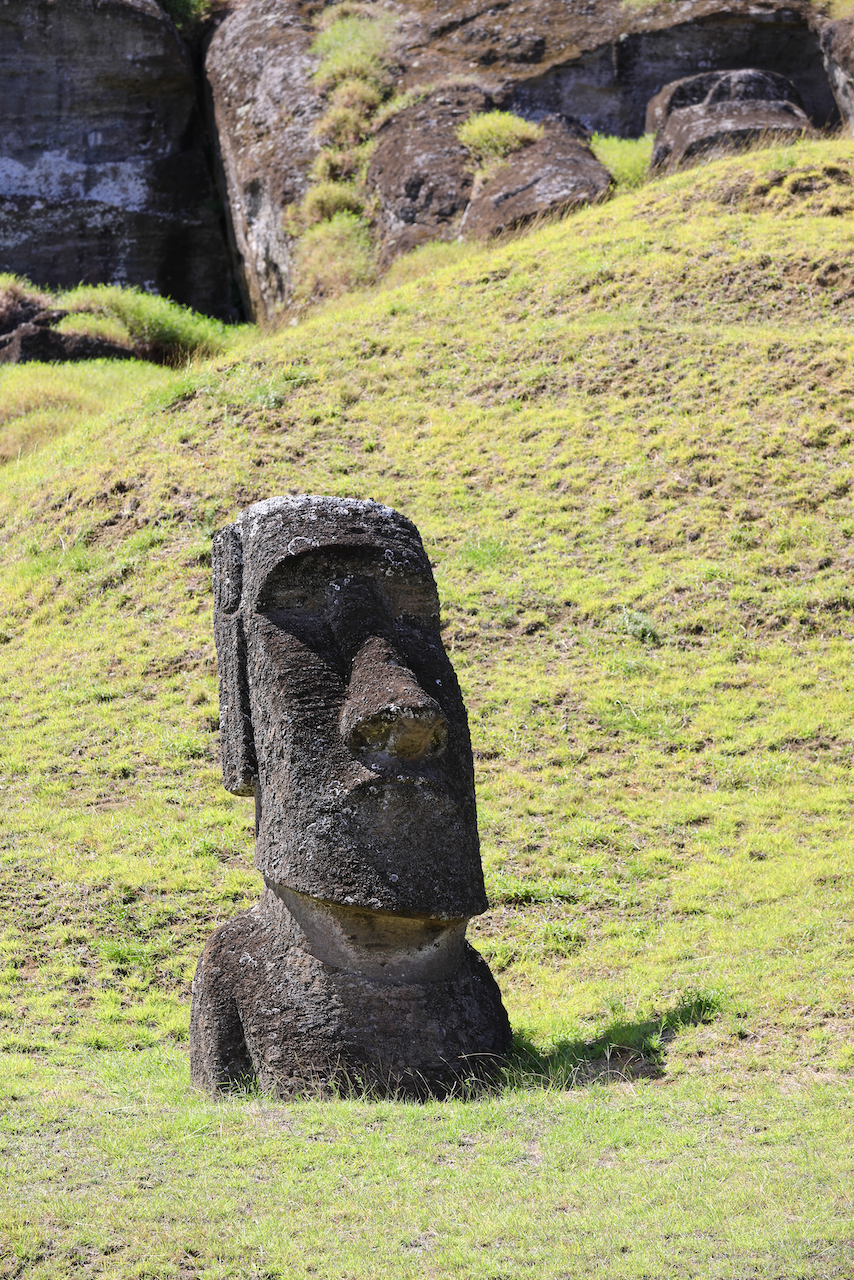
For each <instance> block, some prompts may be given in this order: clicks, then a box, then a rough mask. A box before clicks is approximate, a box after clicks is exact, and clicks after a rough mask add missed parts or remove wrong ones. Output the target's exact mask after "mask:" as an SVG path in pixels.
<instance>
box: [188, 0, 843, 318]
mask: <svg viewBox="0 0 854 1280" xmlns="http://www.w3.org/2000/svg"><path fill="white" fill-rule="evenodd" d="M367 7H368V8H369V9H370V8H373V9H375V10H377V11H380V10H381V9H384V8H385V6H384V4H383V2H382V0H375V2H374V3H373V4H370V3H369V5H368V6H367ZM394 14H395V21H396V36H395V40H394V46H393V53H392V63H393V67H392V71H391V74H392V76H393V78H394V79H395V89H396V91H398V92H400V91H405V90H416V91H418V92H419V93H422V94H423V95H424V96H423V97H421V98H420V100H418V101H417V102H416V104H415V105H414V106H408V107H406V108H405V109H404V110H403V111H402V112H401V113H400V114H399V115H398V116H397V117H393V118H392V119H388V118H386V119H385V121H384V123H383V124H382V126H381V127H380V129H379V132H378V135H377V147H376V150H375V152H374V154H373V157H372V159H371V161H370V165H369V167H368V170H367V191H368V193H369V195H371V196H372V198H373V199H374V201H375V204H376V208H375V210H374V211H373V213H372V214H371V216H372V217H373V219H374V224H375V225H374V232H375V238H376V241H377V246H378V251H379V256H380V266H381V268H382V267H384V266H386V265H388V263H389V262H390V261H391V260H392V258H394V257H395V256H396V255H397V254H398V253H401V252H405V251H406V250H408V249H410V248H413V247H415V246H416V245H418V244H421V243H423V242H424V241H426V240H431V239H447V238H449V237H455V236H456V235H458V234H460V233H461V231H462V234H469V233H471V232H473V230H474V227H475V224H482V225H481V231H480V234H484V233H485V232H486V230H487V224H489V226H490V227H491V226H492V223H493V222H494V223H495V227H494V229H495V230H500V229H502V228H503V226H504V219H505V216H507V217H509V215H510V213H511V208H510V204H509V203H508V199H507V196H508V193H509V192H510V191H511V189H512V190H513V191H515V188H516V186H518V185H520V183H522V180H521V177H519V178H517V176H516V175H513V174H511V172H510V170H511V169H512V168H513V167H514V166H513V165H510V166H508V169H507V171H506V173H505V179H506V181H507V182H508V183H509V186H508V192H507V193H505V192H504V191H503V189H502V190H498V189H496V190H495V191H492V192H487V193H485V194H486V195H488V196H489V197H490V198H491V199H492V204H493V206H494V208H492V209H491V211H490V212H489V215H488V216H487V215H486V210H485V208H484V209H483V210H480V211H479V214H478V217H474V216H473V215H474V213H475V210H474V209H472V210H471V214H470V215H469V216H467V214H466V209H467V205H468V203H469V201H470V200H471V198H472V195H473V194H476V192H475V189H474V185H473V182H472V178H473V166H472V164H471V162H470V158H468V157H467V156H466V154H465V149H464V148H463V147H461V146H460V144H459V143H458V141H457V139H456V135H455V127H456V125H457V123H458V122H459V119H460V118H461V117H460V113H459V109H458V108H460V102H461V101H462V99H463V98H465V99H466V109H467V110H472V111H475V110H489V109H492V108H503V109H508V110H511V111H514V112H516V113H517V114H519V115H522V116H525V117H528V118H530V119H534V120H542V121H551V122H552V123H551V125H550V126H549V127H550V129H551V130H552V132H554V131H555V130H557V133H555V138H554V139H551V140H550V141H549V143H548V145H546V144H544V146H543V147H541V148H540V149H541V150H542V151H543V152H544V154H545V151H546V150H549V149H550V148H551V149H552V150H553V149H554V146H556V145H557V142H556V139H557V137H558V135H559V132H560V122H561V121H562V122H563V124H564V125H565V126H566V127H567V128H568V129H570V130H573V129H577V126H578V125H579V124H581V125H582V126H584V127H585V128H586V129H587V130H589V131H598V132H600V133H605V134H617V135H619V136H622V137H636V136H639V135H640V134H641V133H642V132H643V130H644V117H645V114H646V108H647V104H648V103H649V101H650V99H651V98H653V97H654V96H655V94H656V93H658V92H659V91H660V90H661V89H662V88H663V87H664V85H666V84H669V83H670V82H672V81H674V80H677V79H680V78H682V77H683V76H689V75H693V74H696V73H697V72H700V71H703V70H742V69H745V68H749V67H757V68H760V69H762V70H766V71H770V72H774V73H777V74H780V75H783V76H786V77H787V78H788V79H789V80H791V81H792V83H793V84H794V85H795V87H796V89H797V91H798V93H799V94H800V97H801V99H802V100H803V103H804V107H805V111H806V115H807V117H808V118H809V119H810V120H811V121H812V122H813V123H814V124H815V125H816V126H817V127H823V126H825V125H828V124H832V123H834V122H835V121H836V120H838V118H839V112H838V108H837V103H836V101H835V100H834V93H833V92H832V91H831V85H830V82H829V79H828V69H826V66H825V62H826V61H827V56H828V55H827V51H826V50H825V56H824V58H823V55H822V48H821V35H820V31H819V30H818V27H817V25H816V20H815V15H814V11H813V10H812V9H811V8H810V5H809V4H808V3H805V0H793V2H791V3H787V2H786V0H762V3H758V4H757V3H752V2H751V0H723V2H722V0H683V2H682V3H679V4H675V5H674V4H673V3H670V2H669V0H664V2H663V3H659V4H653V5H650V6H648V7H645V8H633V7H632V8H630V7H628V6H627V5H624V4H622V3H619V2H618V0H569V3H567V0H530V2H525V0H522V3H511V2H509V0H495V2H493V3H490V4H485V3H483V2H482V0H406V4H405V7H404V6H400V7H397V6H395V7H394ZM315 19H316V10H314V9H312V7H311V5H309V4H307V3H302V0H234V7H233V9H232V12H231V13H230V14H229V16H228V17H227V18H226V20H225V21H224V22H223V24H222V26H221V27H220V28H219V30H218V32H217V34H216V36H215V37H214V39H213V41H212V42H211V45H210V50H209V53H208V57H207V64H206V73H207V78H208V82H209V84H210V89H211V95H212V101H213V111H214V115H215V121H216V131H217V134H218V138H219V146H220V150H221V161H222V175H223V188H224V190H225V192H226V193H227V199H228V202H229V205H230V214H231V219H232V226H233V236H234V245H235V249H236V253H237V257H238V258H239V261H240V264H241V271H242V276H243V291H244V297H245V300H246V307H247V310H248V311H249V312H250V314H252V315H253V316H255V317H256V318H259V319H268V318H270V317H272V316H273V315H275V313H276V312H277V311H278V310H280V309H281V308H283V307H284V306H286V305H287V303H288V301H289V298H290V296H291V294H292V291H293V285H294V265H293V262H294V240H293V237H292V236H291V235H289V233H288V231H287V229H286V228H287V226H288V211H289V209H291V208H292V207H294V206H296V205H297V204H298V203H299V201H300V200H302V198H303V197H304V195H305V193H306V191H307V190H308V188H309V186H310V183H311V176H310V169H311V165H312V162H313V161H314V159H315V157H316V156H317V153H318V150H319V144H318V141H317V138H316V137H315V135H314V133H313V131H312V130H313V126H314V125H315V124H316V123H317V121H318V120H319V119H320V117H321V115H322V114H323V111H324V109H325V105H326V104H325V103H324V101H323V99H322V97H321V96H319V94H318V92H317V90H316V87H315V85H314V83H313V80H312V76H313V72H314V70H315V68H316V65H317V60H316V59H315V58H313V56H312V54H311V52H310V48H311V44H312V41H313V39H314V38H315V36H316V32H317V27H316V25H314V21H315ZM837 43H839V41H837ZM829 66H830V64H828V67H829ZM845 75H847V72H844V71H841V72H840V73H839V76H838V77H837V78H838V79H839V80H840V82H843V81H844V80H845ZM845 83H847V81H846V82H845ZM845 92H847V90H846V89H844V85H843V90H842V95H843V97H844V93H845ZM836 97H837V98H838V99H840V101H841V98H840V91H837V94H836ZM458 100H459V101H458ZM567 145H568V144H567ZM576 151H577V152H578V155H577V156H575V155H574V157H573V165H574V168H575V169H576V170H577V171H578V173H579V174H580V172H581V168H583V167H584V166H586V169H587V170H588V171H589V172H588V173H587V176H586V177H585V179H584V181H581V179H580V178H577V177H573V183H572V184H571V185H572V186H573V191H574V192H576V193H577V196H578V201H582V200H586V199H588V198H595V193H596V191H598V190H599V188H600V187H601V185H602V174H601V173H599V172H597V171H594V166H595V162H594V161H593V160H592V157H590V156H589V153H588V156H587V157H586V158H585V157H583V156H582V152H583V140H582V139H581V137H580V136H579V140H578V144H577V146H576ZM537 155H538V153H537V152H536V151H533V152H532V151H528V152H526V153H525V154H524V156H521V157H519V158H518V159H517V160H516V161H515V162H514V164H515V165H516V166H518V165H519V164H522V162H523V161H524V163H523V164H522V167H523V168H524V169H525V171H526V176H525V183H522V185H526V184H527V186H526V190H530V191H532V192H533V191H534V190H535V188H536V187H537V186H543V191H544V192H545V191H546V188H548V193H547V194H548V198H547V199H546V198H545V196H544V199H545V204H544V205H543V207H542V208H540V207H539V205H537V207H533V206H534V204H535V203H536V201H535V199H534V196H531V197H530V200H531V204H532V207H531V208H530V209H529V208H528V207H527V205H526V206H525V209H524V210H521V208H520V217H519V219H516V220H515V224H518V222H519V221H523V220H525V219H526V218H530V217H535V216H538V215H539V214H541V213H543V212H546V211H549V210H550V211H554V209H556V208H564V209H566V208H570V207H572V204H573V203H576V202H577V201H576V200H575V197H574V196H573V191H569V192H568V193H564V192H563V191H562V190H561V191H558V190H557V188H556V187H555V189H554V190H552V187H554V183H552V184H551V185H549V183H546V184H545V185H543V184H542V183H538V182H536V181H535V179H536V178H537V175H536V174H534V173H533V172H531V173H527V170H528V169H530V168H531V166H532V165H535V163H536V159H537ZM582 161H583V163H582ZM550 163H551V162H550ZM560 167H561V166H560V164H558V163H557V162H555V164H552V165H551V168H552V169H553V170H554V173H555V175H557V173H558V170H559V169H560ZM520 172H521V170H520ZM603 172H604V171H603ZM529 180H530V181H529ZM531 184H533V185H531ZM513 199H514V200H516V197H515V195H514V196H513ZM512 222H513V220H512V219H511V223H512ZM291 225H293V224H291ZM508 225H510V224H508Z"/></svg>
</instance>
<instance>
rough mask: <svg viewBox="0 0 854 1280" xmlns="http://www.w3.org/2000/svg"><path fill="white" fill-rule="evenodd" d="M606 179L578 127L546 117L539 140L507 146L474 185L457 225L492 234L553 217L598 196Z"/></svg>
mask: <svg viewBox="0 0 854 1280" xmlns="http://www.w3.org/2000/svg"><path fill="white" fill-rule="evenodd" d="M610 185H611V175H610V173H609V172H608V170H607V169H606V168H605V167H604V165H601V164H600V163H599V161H598V160H597V159H596V157H595V156H594V155H593V153H592V151H591V150H590V148H589V147H588V145H587V141H586V137H585V134H584V131H583V130H581V129H578V128H572V127H571V126H570V125H568V124H567V123H566V122H565V121H563V120H560V119H551V120H547V121H545V123H544V132H543V137H542V138H541V139H540V140H539V142H535V143H532V144H531V145H530V146H526V147H522V148H521V149H520V150H519V151H515V152H513V154H512V155H510V156H508V157H507V159H506V161H505V162H504V164H503V165H502V166H501V168H500V169H499V170H498V172H497V173H495V174H494V176H493V177H491V178H490V179H489V181H488V182H486V183H485V184H484V185H483V186H482V187H481V188H480V190H479V191H478V192H477V194H476V195H475V197H474V199H473V200H472V202H471V205H470V207H469V210H468V212H467V214H466V216H465V219H464V227H463V230H464V233H465V234H466V235H467V236H494V235H498V234H499V233H500V232H502V231H507V230H509V229H510V228H512V227H520V226H523V225H524V224H525V223H527V222H531V221H532V220H533V219H535V218H548V217H552V218H554V217H557V216H559V215H560V214H563V213H567V212H568V211H569V210H570V209H575V208H578V206H579V205H584V204H591V203H592V202H593V201H594V200H598V199H601V197H602V196H604V195H605V193H606V192H607V190H608V188H609V187H610Z"/></svg>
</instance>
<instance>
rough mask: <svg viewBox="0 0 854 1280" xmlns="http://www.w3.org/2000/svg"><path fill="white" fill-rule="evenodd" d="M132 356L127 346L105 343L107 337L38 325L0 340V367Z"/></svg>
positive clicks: (118, 358) (8, 334)
mask: <svg viewBox="0 0 854 1280" xmlns="http://www.w3.org/2000/svg"><path fill="white" fill-rule="evenodd" d="M60 314H61V313H60ZM134 354H135V353H134V351H133V350H132V349H131V348H130V347H123V346H120V345H119V343H117V342H108V341H107V340H106V338H93V337H90V336H89V335H88V334H84V333H57V332H56V330H54V329H48V328H46V327H45V326H44V325H42V324H38V323H30V324H22V325H19V326H18V328H17V329H13V330H12V332H11V333H6V334H4V335H3V336H2V337H0V364H27V363H29V362H31V361H35V360H38V361H41V362H42V363H43V364H56V363H58V362H59V361H64V360H132V359H133V357H134Z"/></svg>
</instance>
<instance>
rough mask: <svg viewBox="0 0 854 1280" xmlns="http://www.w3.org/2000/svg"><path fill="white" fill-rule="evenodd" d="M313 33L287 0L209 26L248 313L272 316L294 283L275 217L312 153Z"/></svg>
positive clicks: (318, 108)
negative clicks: (215, 26) (213, 30)
mask: <svg viewBox="0 0 854 1280" xmlns="http://www.w3.org/2000/svg"><path fill="white" fill-rule="evenodd" d="M316 35H317V31H316V29H315V28H314V27H312V25H311V14H310V13H306V12H304V11H303V9H302V8H301V6H300V5H299V4H297V3H295V2H292V0H246V3H244V4H242V5H241V6H240V7H238V8H237V9H236V10H235V11H234V12H233V13H231V14H229V16H228V17H227V18H226V19H225V21H224V22H223V23H222V25H221V26H220V27H219V28H218V30H217V32H216V35H215V36H214V37H213V39H212V40H211V43H210V47H209V49H208V53H207V58H206V61H205V74H206V76H207V80H208V84H209V86H210V92H211V98H212V102H213V112H214V119H215V122H216V136H217V141H218V147H219V159H220V165H221V179H222V183H223V186H224V191H225V195H226V199H227V202H228V208H229V214H230V226H231V232H232V235H233V249H234V251H235V253H236V256H237V260H238V263H239V276H240V287H241V291H242V293H243V301H244V307H245V309H246V311H247V314H248V315H250V316H252V317H253V318H254V319H256V320H261V321H264V320H270V319H272V318H273V317H274V316H275V315H276V313H277V312H278V311H280V310H281V308H282V307H283V306H284V305H285V304H286V303H287V301H288V299H289V297H290V294H291V292H292V290H293V278H292V277H293V260H292V239H291V237H290V236H289V235H288V233H287V231H286V229H285V226H284V224H283V217H284V215H285V213H286V211H287V209H288V207H289V206H290V205H293V204H296V203H297V202H298V201H299V200H301V199H302V197H303V196H304V195H305V192H306V191H307V189H308V185H309V169H310V168H311V163H312V161H313V160H314V158H315V156H316V155H317V152H318V150H319V143H318V141H317V139H316V138H315V137H314V136H313V134H312V126H313V125H314V124H315V122H316V121H317V120H318V119H319V118H320V115H321V114H322V112H323V108H324V104H323V101H322V100H321V99H320V98H319V97H318V95H317V93H316V91H315V89H314V86H313V84H312V81H311V76H312V72H313V71H314V69H315V66H316V64H317V60H316V59H314V58H312V56H311V55H310V53H309V46H310V45H311V43H312V40H313V39H314V38H315V36H316Z"/></svg>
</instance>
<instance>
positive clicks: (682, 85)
mask: <svg viewBox="0 0 854 1280" xmlns="http://www.w3.org/2000/svg"><path fill="white" fill-rule="evenodd" d="M646 129H647V132H648V133H652V132H655V143H654V146H653V151H652V160H651V161H650V167H651V168H652V169H653V170H662V169H663V170H668V171H669V170H673V169H677V168H678V167H679V166H680V165H681V164H684V163H685V162H686V161H690V160H692V159H695V158H696V157H698V156H700V155H706V156H708V155H710V154H715V153H716V152H724V151H731V150H734V149H736V148H737V147H739V146H746V145H749V144H750V143H751V142H752V141H754V140H756V139H757V138H763V137H768V136H771V137H773V136H775V135H776V136H779V137H787V136H788V137H799V136H801V135H806V136H809V137H812V136H815V130H814V129H813V128H812V127H811V125H810V122H809V120H808V119H807V117H806V114H805V112H804V109H803V103H802V102H801V99H800V95H799V94H798V91H797V89H796V88H795V86H794V85H793V84H792V83H791V82H790V81H789V80H787V79H786V78H785V77H784V76H780V75H775V74H774V73H773V72H769V71H756V70H754V69H752V68H751V69H748V70H744V71H708V72H704V73H703V74H701V75H696V76H687V77H686V78H685V79H684V80H677V81H676V82H675V83H673V84H669V85H665V87H664V88H663V89H662V90H661V92H660V93H658V94H656V96H655V97H654V98H653V99H652V101H651V102H650V104H649V107H648V108H647V116H646Z"/></svg>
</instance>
